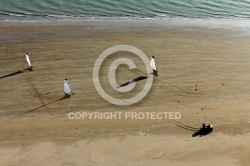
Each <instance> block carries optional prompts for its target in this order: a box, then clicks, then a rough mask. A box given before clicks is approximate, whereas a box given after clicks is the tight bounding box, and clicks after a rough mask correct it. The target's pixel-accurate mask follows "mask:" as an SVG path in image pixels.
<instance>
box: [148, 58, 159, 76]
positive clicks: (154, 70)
mask: <svg viewBox="0 0 250 166" xmlns="http://www.w3.org/2000/svg"><path fill="white" fill-rule="evenodd" d="M150 66H151V67H152V69H153V74H154V75H155V76H158V70H157V68H156V64H155V57H154V56H151V60H150Z"/></svg>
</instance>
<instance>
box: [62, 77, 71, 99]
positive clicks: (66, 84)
mask: <svg viewBox="0 0 250 166" xmlns="http://www.w3.org/2000/svg"><path fill="white" fill-rule="evenodd" d="M72 94H73V93H72V90H71V87H70V85H69V81H68V79H67V78H66V79H65V80H64V97H65V98H70V96H71V95H72Z"/></svg>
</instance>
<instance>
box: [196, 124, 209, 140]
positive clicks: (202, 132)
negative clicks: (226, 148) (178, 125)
mask: <svg viewBox="0 0 250 166" xmlns="http://www.w3.org/2000/svg"><path fill="white" fill-rule="evenodd" d="M212 131H213V126H212V125H211V124H209V125H207V126H206V125H205V124H204V123H203V124H202V128H200V130H199V131H196V132H195V133H194V134H193V135H192V137H196V136H200V137H201V136H205V135H208V134H209V133H211V132H212Z"/></svg>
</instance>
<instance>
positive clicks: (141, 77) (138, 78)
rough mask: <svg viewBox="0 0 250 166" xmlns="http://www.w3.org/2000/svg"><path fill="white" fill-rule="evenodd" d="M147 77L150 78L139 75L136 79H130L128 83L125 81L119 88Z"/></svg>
mask: <svg viewBox="0 0 250 166" xmlns="http://www.w3.org/2000/svg"><path fill="white" fill-rule="evenodd" d="M147 78H148V77H146V76H140V77H137V78H135V79H133V80H130V81H128V82H126V83H124V84H122V85H120V86H118V87H117V88H121V87H124V86H127V85H130V84H132V83H136V82H139V81H141V80H145V79H147Z"/></svg>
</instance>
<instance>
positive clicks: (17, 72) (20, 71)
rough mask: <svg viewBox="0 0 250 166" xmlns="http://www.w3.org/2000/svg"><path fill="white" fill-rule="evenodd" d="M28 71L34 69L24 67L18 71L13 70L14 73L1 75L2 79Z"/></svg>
mask: <svg viewBox="0 0 250 166" xmlns="http://www.w3.org/2000/svg"><path fill="white" fill-rule="evenodd" d="M26 71H32V69H31V68H27V69H24V70H18V71H16V72H13V73H10V74H6V75H4V76H1V77H0V79H3V78H7V77H11V76H15V75H18V74H21V73H23V72H26Z"/></svg>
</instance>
